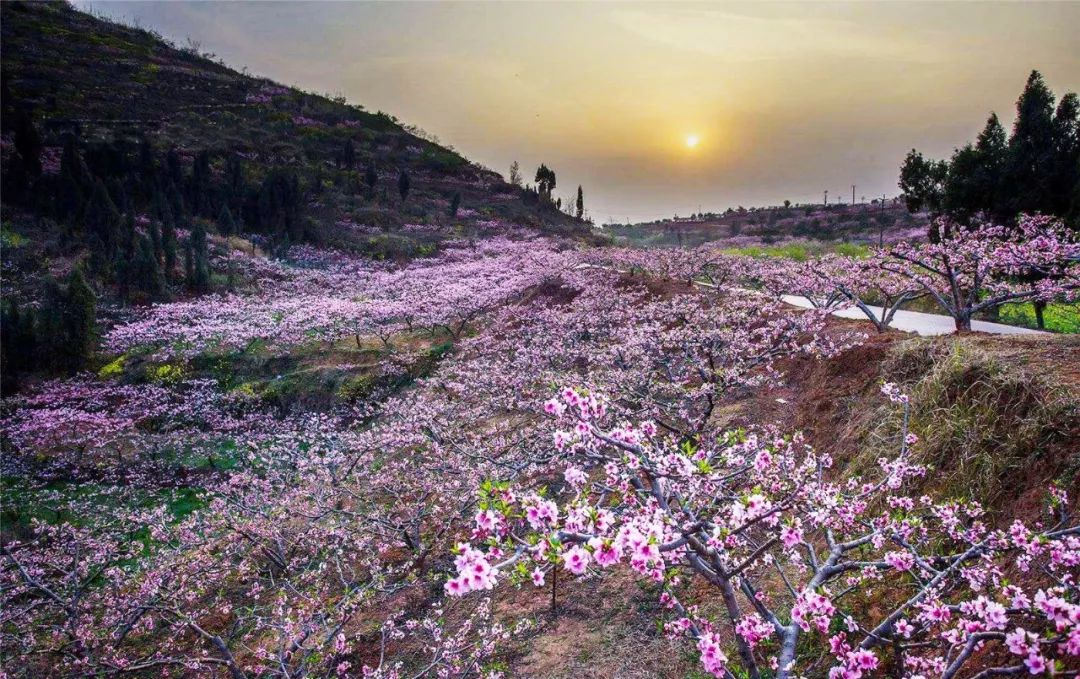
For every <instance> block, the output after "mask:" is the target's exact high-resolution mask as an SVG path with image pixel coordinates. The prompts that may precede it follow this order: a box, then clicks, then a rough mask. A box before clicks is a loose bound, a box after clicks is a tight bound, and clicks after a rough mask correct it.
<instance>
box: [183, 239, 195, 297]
mask: <svg viewBox="0 0 1080 679" xmlns="http://www.w3.org/2000/svg"><path fill="white" fill-rule="evenodd" d="M184 280H185V281H187V284H188V287H189V288H191V289H194V288H195V250H194V249H193V248H192V246H191V239H190V238H189V239H188V240H187V242H185V243H184Z"/></svg>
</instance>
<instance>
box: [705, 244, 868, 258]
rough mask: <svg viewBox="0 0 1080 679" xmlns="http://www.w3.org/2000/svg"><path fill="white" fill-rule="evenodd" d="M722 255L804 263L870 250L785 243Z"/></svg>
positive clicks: (864, 253)
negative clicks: (835, 255)
mask: <svg viewBox="0 0 1080 679" xmlns="http://www.w3.org/2000/svg"><path fill="white" fill-rule="evenodd" d="M723 252H724V254H728V255H742V256H744V257H756V258H759V259H760V258H763V257H776V258H781V259H791V260H794V261H796V262H805V261H806V260H808V259H811V258H814V257H820V256H822V255H828V254H838V255H845V256H848V257H866V256H867V255H868V254H870V248H868V247H866V246H865V245H859V244H858V243H805V242H800V243H787V244H784V245H751V246H747V247H742V248H726V249H724V250H723Z"/></svg>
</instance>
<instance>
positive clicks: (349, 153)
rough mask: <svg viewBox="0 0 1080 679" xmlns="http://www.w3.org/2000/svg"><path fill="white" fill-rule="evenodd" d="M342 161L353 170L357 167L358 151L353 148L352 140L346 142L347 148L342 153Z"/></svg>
mask: <svg viewBox="0 0 1080 679" xmlns="http://www.w3.org/2000/svg"><path fill="white" fill-rule="evenodd" d="M341 157H342V160H344V161H345V167H346V168H348V169H350V170H351V169H353V168H354V167H356V149H355V148H354V147H353V143H352V139H348V140H346V141H345V148H344V150H342V152H341Z"/></svg>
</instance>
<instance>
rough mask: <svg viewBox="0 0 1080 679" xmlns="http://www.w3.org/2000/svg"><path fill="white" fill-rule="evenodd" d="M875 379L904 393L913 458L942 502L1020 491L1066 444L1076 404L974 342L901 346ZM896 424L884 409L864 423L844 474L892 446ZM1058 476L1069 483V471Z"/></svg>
mask: <svg viewBox="0 0 1080 679" xmlns="http://www.w3.org/2000/svg"><path fill="white" fill-rule="evenodd" d="M882 374H883V375H884V376H885V378H886V379H889V380H894V381H897V382H899V383H900V384H902V385H903V387H904V389H905V391H907V392H908V393H909V394H910V395H911V400H912V410H911V431H913V432H914V433H915V434H917V435H918V436H919V439H920V442H919V444H918V445H917V446H916V448H915V458H916V461H918V462H920V463H922V464H925V465H927V466H928V467H929V468H930V474H929V475H928V480H927V482H928V484H929V485H930V486H932V487H934V488H936V489H938V490H941V491H944V492H945V493H946V494H948V495H949V496H952V497H958V498H959V497H963V498H967V499H973V500H978V501H980V502H983V503H986V504H988V505H991V506H992V505H995V504H997V503H999V502H1000V501H1001V500H1003V499H1007V497H1006V496H1007V495H1008V494H1010V493H1015V491H1016V490H1017V488H1018V484H1023V485H1024V487H1026V486H1027V485H1028V484H1027V476H1028V475H1029V473H1030V472H1031V471H1032V469H1033V468H1039V467H1045V466H1046V464H1047V463H1050V464H1055V461H1054V460H1051V459H1049V458H1051V457H1055V458H1056V457H1060V455H1059V453H1060V452H1062V447H1063V446H1069V445H1075V441H1073V442H1072V443H1071V444H1070V440H1072V437H1073V436H1074V435H1075V432H1076V431H1077V427H1078V422H1080V420H1078V417H1080V408H1078V404H1077V401H1076V399H1075V397H1074V394H1073V393H1072V392H1071V391H1070V390H1069V389H1068V388H1067V387H1066V386H1063V385H1062V384H1060V383H1058V382H1056V381H1055V380H1054V379H1053V378H1052V376H1050V375H1048V374H1046V373H1045V372H1036V371H1035V370H1033V369H1031V368H1030V367H1026V366H1023V365H1020V364H1018V363H1015V362H1006V361H1003V360H1001V359H1000V358H997V357H995V356H993V355H991V354H990V353H988V352H986V351H984V350H983V349H981V348H979V347H978V346H977V345H976V344H975V343H973V342H970V341H966V340H963V339H956V340H954V341H953V342H949V343H942V342H937V341H934V340H909V341H907V342H903V343H901V344H899V345H897V346H896V347H894V348H893V349H892V351H891V352H890V354H889V356H888V358H887V359H886V361H885V363H884V365H883V366H882ZM900 422H901V419H900V415H899V413H898V412H897V411H896V409H895V408H891V407H887V406H881V407H880V408H878V409H877V410H876V411H874V412H873V413H872V414H871V415H870V416H869V417H867V418H866V419H865V420H864V426H865V427H866V438H864V442H865V443H864V446H863V449H862V451H861V452H860V454H859V455H858V456H857V457H856V458H855V459H854V460H853V462H852V468H854V469H867V468H869V465H872V464H873V460H874V459H876V458H877V457H878V456H879V455H880V454H882V453H883V452H885V450H888V449H891V448H895V446H896V442H897V438H898V432H899V429H900ZM1066 455H1067V452H1066ZM1067 457H1073V458H1075V455H1072V456H1068V455H1067ZM1066 462H1068V460H1066ZM1075 463H1076V461H1075V459H1074V460H1073V461H1072V463H1071V464H1072V466H1074V467H1075ZM1055 466H1056V465H1055ZM1064 471H1065V476H1066V477H1067V478H1064V479H1062V480H1063V481H1065V482H1066V483H1069V482H1070V481H1071V478H1069V477H1074V476H1075V473H1076V471H1077V470H1076V469H1075V468H1073V469H1071V470H1070V469H1065V470H1064Z"/></svg>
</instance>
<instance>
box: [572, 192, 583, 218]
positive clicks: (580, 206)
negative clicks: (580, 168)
mask: <svg viewBox="0 0 1080 679" xmlns="http://www.w3.org/2000/svg"><path fill="white" fill-rule="evenodd" d="M574 207H575V213H576V214H575V216H576V217H577V218H578V219H581V218H582V217H584V216H585V194H583V193H582V191H581V184H578V187H577V201H576V205H575V206H574Z"/></svg>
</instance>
